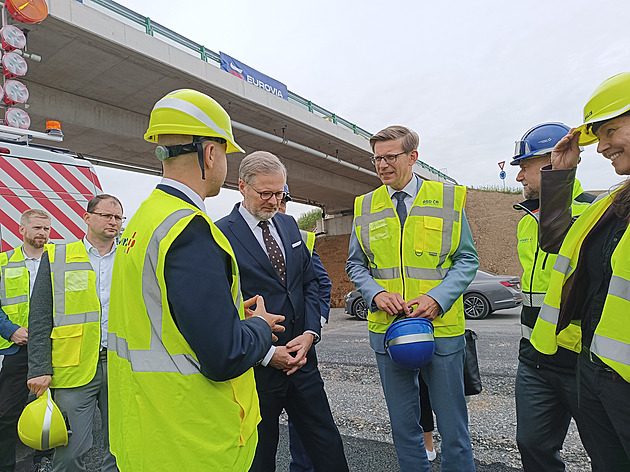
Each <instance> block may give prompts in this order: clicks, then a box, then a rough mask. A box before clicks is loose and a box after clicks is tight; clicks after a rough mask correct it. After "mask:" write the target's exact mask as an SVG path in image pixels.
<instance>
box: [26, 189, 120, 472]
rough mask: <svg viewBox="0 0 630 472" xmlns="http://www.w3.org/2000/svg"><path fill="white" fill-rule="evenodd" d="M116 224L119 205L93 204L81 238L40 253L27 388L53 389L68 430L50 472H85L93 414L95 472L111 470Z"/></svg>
mask: <svg viewBox="0 0 630 472" xmlns="http://www.w3.org/2000/svg"><path fill="white" fill-rule="evenodd" d="M123 220H124V216H123V208H122V203H120V200H118V198H116V197H114V196H113V195H107V194H101V195H97V196H96V197H94V198H92V199H91V200H90V201H89V202H88V204H87V208H86V211H85V213H84V215H83V221H84V222H85V223H86V225H87V233H86V235H85V238H83V239H81V240H79V241H75V242H73V243H70V244H57V245H55V249H54V251H52V250H50V251H48V252H47V253H45V254H44V255H43V256H42V262H41V264H40V270H39V273H38V274H37V279H36V280H35V286H34V287H33V294H32V298H33V300H32V302H31V307H30V313H29V325H30V327H31V329H30V340H29V343H28V357H29V367H28V387H29V389H30V390H31V392H33V393H35V394H36V395H37V396H38V397H39V396H41V395H42V394H43V393H44V392H45V391H46V389H47V388H48V387H50V388H51V389H53V396H54V400H55V402H56V403H57V406H59V409H60V410H61V411H63V412H65V413H66V414H67V416H68V422H69V424H70V425H71V426H70V427H71V429H72V435H71V436H70V438H69V440H68V444H67V445H66V446H60V447H57V448H56V449H55V454H54V456H53V470H54V471H55V472H57V471H59V472H62V471H64V472H65V471H85V470H86V465H85V457H86V455H87V453H88V451H89V450H90V449H91V448H92V444H93V436H92V428H93V423H94V413H95V410H96V407H97V406H98V409H99V411H100V413H101V422H102V429H103V443H104V444H103V445H104V449H105V453H104V455H103V457H102V461H101V470H102V471H108V472H115V471H116V470H118V469H117V468H116V459H115V458H114V456H113V455H112V454H111V453H110V452H109V442H108V433H107V431H108V429H107V428H108V420H107V417H108V415H107V406H108V399H107V347H108V346H107V323H108V315H109V312H110V303H109V299H110V288H111V284H112V270H113V266H114V257H115V255H116V249H117V244H116V238H117V237H118V235H119V234H120V228H121V227H122V222H123ZM51 339H52V343H51Z"/></svg>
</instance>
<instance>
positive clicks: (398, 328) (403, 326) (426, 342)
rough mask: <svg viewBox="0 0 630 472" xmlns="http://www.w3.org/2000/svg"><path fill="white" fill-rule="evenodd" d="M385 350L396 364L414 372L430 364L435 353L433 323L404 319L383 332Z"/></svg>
mask: <svg viewBox="0 0 630 472" xmlns="http://www.w3.org/2000/svg"><path fill="white" fill-rule="evenodd" d="M385 350H386V351H387V353H388V354H389V357H390V358H391V359H392V361H394V362H395V363H396V364H398V365H400V366H401V367H405V368H407V369H411V370H415V369H420V368H421V367H423V366H425V365H427V364H428V363H429V362H431V358H432V357H433V352H434V351H435V340H434V338H433V323H431V321H429V320H428V319H426V318H404V319H402V320H398V321H395V322H393V323H392V324H391V325H390V326H389V328H387V331H386V332H385Z"/></svg>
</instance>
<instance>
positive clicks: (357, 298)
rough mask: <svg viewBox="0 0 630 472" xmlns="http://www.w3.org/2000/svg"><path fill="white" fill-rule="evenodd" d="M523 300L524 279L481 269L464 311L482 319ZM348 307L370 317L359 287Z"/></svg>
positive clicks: (348, 311)
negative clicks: (522, 283)
mask: <svg viewBox="0 0 630 472" xmlns="http://www.w3.org/2000/svg"><path fill="white" fill-rule="evenodd" d="M522 303H523V294H522V293H521V281H520V279H519V278H518V277H514V276H510V275H492V274H489V273H488V272H484V271H483V270H478V271H477V274H476V275H475V278H474V279H473V281H472V282H471V283H470V285H469V286H468V288H467V289H466V291H465V292H464V314H465V315H466V318H468V319H471V320H482V319H484V318H485V317H486V316H488V315H489V314H490V313H492V312H493V311H496V310H503V309H505V308H514V307H517V306H520V305H521V304H522ZM345 307H346V314H348V315H352V316H356V317H357V318H358V319H360V320H366V319H367V315H368V309H367V305H366V303H365V301H364V300H363V298H362V297H361V294H360V293H359V292H358V291H356V290H353V291H352V292H350V293H348V294H347V295H346V298H345Z"/></svg>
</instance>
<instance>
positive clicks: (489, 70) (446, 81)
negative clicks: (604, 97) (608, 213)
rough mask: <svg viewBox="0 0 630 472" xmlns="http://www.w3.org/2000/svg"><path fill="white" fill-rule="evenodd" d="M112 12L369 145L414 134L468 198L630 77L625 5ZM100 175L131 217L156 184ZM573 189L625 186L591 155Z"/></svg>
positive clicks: (239, 2)
mask: <svg viewBox="0 0 630 472" xmlns="http://www.w3.org/2000/svg"><path fill="white" fill-rule="evenodd" d="M119 3H122V4H123V5H125V6H126V7H128V8H130V9H132V10H134V11H136V12H137V13H140V14H141V15H144V16H148V17H150V18H151V19H152V20H154V21H157V22H159V23H161V24H162V25H164V26H166V27H168V28H170V29H172V30H174V31H176V32H178V33H180V34H182V35H184V36H186V37H188V38H189V39H192V40H194V41H196V42H198V43H201V44H203V45H205V46H206V47H207V48H208V49H211V50H213V51H215V52H219V51H223V52H225V53H227V54H229V55H231V56H232V57H234V58H236V59H238V60H239V61H241V62H244V63H246V64H247V65H249V66H251V67H253V68H255V69H258V70H259V71H260V72H263V73H265V74H267V75H269V76H271V77H273V78H275V79H276V80H279V81H281V82H283V83H285V84H286V85H287V86H288V88H289V90H291V91H292V92H295V93H297V94H298V95H301V96H302V97H305V98H307V99H309V100H312V101H313V102H315V103H317V104H318V105H320V106H322V107H324V108H327V109H328V110H331V111H332V112H334V113H336V114H337V115H338V116H341V117H343V118H345V119H347V120H349V121H351V122H353V123H356V124H358V125H359V126H360V127H362V128H364V129H366V130H368V131H370V132H376V131H378V130H380V129H382V128H384V127H385V126H388V125H391V124H403V125H406V126H409V127H411V128H412V129H414V130H415V131H417V132H418V134H419V135H420V149H419V152H420V159H422V160H424V161H425V162H427V163H429V164H430V165H432V166H433V167H436V168H438V169H446V170H445V171H446V172H447V173H448V174H449V175H450V176H452V177H454V178H455V179H456V180H457V181H458V182H459V183H460V184H463V185H467V186H494V185H497V186H500V185H502V182H501V180H500V179H499V176H498V174H499V167H498V165H497V163H498V162H499V161H503V160H506V161H508V165H506V171H507V179H506V184H507V185H508V186H513V187H515V186H517V183H516V182H515V180H514V179H515V177H516V173H517V168H516V167H510V166H509V160H510V158H511V157H512V154H513V151H514V141H515V140H517V139H519V138H520V137H521V136H522V134H523V133H524V132H525V131H527V130H528V129H529V128H530V127H532V126H534V125H536V124H538V123H541V122H545V121H562V122H565V123H567V124H569V125H571V126H577V125H578V124H580V123H581V118H582V110H583V107H584V104H585V103H586V100H587V99H588V97H589V96H590V94H591V92H592V91H593V90H594V89H595V87H596V86H597V85H599V83H601V82H602V81H603V80H604V79H606V78H607V77H609V76H611V75H614V74H616V73H619V72H627V71H629V70H630V63H629V60H630V34H628V25H627V22H628V18H630V1H628V0H608V1H607V0H602V1H599V2H596V1H593V0H589V1H586V0H571V1H566V0H556V1H550V0H545V1H543V0H527V1H520V2H514V1H498V0H476V1H474V2H471V1H468V0H451V1H443V2H441V1H424V0H415V1H396V0H390V1H382V0H381V1H373V0H367V1H365V0H363V1H356V0H345V1H339V0H319V1H317V2H296V1H285V0H276V1H272V2H261V1H259V0H253V1H250V0H230V1H225V2H210V1H207V0H187V1H185V2H173V1H172V0H119ZM157 98H159V97H156V99H157ZM98 171H99V175H100V177H101V180H102V184H103V187H104V190H105V191H108V192H111V193H115V194H119V195H121V196H123V198H125V202H126V203H127V206H128V209H129V211H127V213H128V214H129V213H130V212H133V211H135V208H136V207H137V204H138V203H139V202H140V201H141V200H142V198H144V196H145V195H146V193H148V192H149V191H150V189H151V188H152V187H153V186H154V185H155V182H156V179H155V178H150V177H141V178H139V177H137V176H129V175H125V174H121V172H120V171H111V170H104V169H101V168H99V170H98ZM578 177H579V178H580V180H581V181H582V183H583V186H584V188H585V189H590V190H599V189H608V188H609V187H610V186H612V185H614V184H615V183H617V182H619V181H621V180H622V179H621V177H619V176H617V175H616V174H615V173H614V171H613V169H612V166H611V165H610V162H609V161H608V160H606V159H604V158H603V157H601V156H600V155H599V154H597V153H596V152H595V146H590V147H588V148H586V151H585V152H584V154H583V160H582V163H581V164H580V169H579V170H578ZM132 182H133V185H131V183H132ZM130 187H138V190H137V191H136V192H135V193H133V194H132V193H131V192H129V190H128V189H129V188H130ZM145 187H146V188H145ZM238 200H239V197H238V194H236V193H235V192H231V191H228V190H225V189H224V190H222V191H221V195H220V197H219V200H217V201H213V202H212V204H211V205H208V209H209V213H211V216H213V217H218V216H222V215H223V214H225V213H227V211H229V208H230V207H231V205H232V204H233V202H235V201H238ZM136 202H137V203H136ZM305 208H306V209H308V207H305V206H298V205H297V204H295V205H292V206H291V205H290V208H289V209H290V211H291V212H292V213H294V214H299V213H300V212H302V211H304V209H305ZM213 213H216V214H213Z"/></svg>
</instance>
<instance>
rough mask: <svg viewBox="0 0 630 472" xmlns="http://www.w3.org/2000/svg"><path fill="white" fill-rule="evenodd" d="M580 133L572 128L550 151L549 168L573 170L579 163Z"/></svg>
mask: <svg viewBox="0 0 630 472" xmlns="http://www.w3.org/2000/svg"><path fill="white" fill-rule="evenodd" d="M579 140H580V132H579V131H576V130H575V128H572V129H571V131H569V134H567V135H566V136H565V137H564V138H562V139H561V140H560V141H558V144H556V146H555V147H554V148H553V151H551V168H552V169H556V170H562V169H565V170H566V169H575V168H576V167H577V165H578V162H579V161H580V146H579V144H578V143H579Z"/></svg>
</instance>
